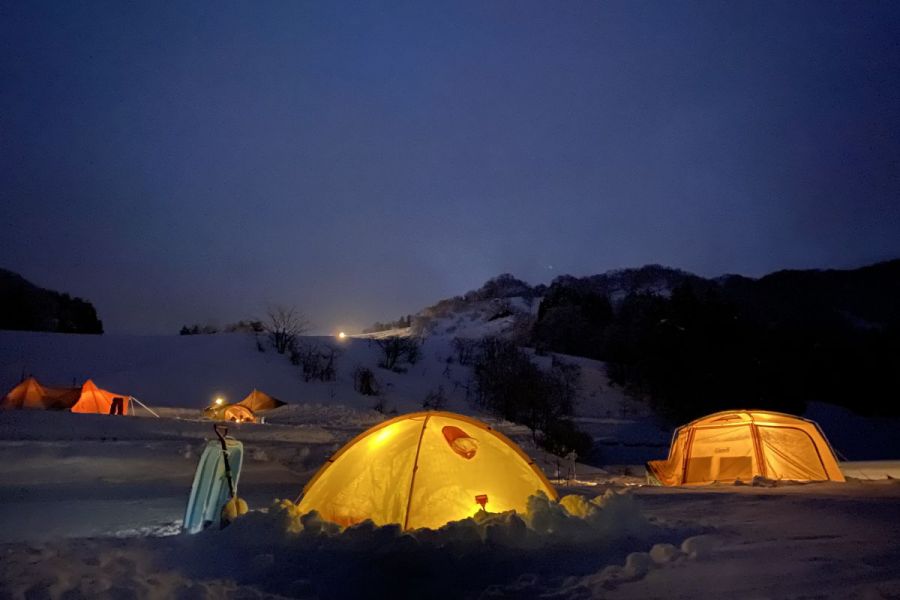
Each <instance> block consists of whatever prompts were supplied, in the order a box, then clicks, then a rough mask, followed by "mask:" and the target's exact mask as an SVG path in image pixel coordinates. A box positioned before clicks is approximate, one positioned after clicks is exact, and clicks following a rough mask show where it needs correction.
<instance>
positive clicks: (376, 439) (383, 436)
mask: <svg viewBox="0 0 900 600" xmlns="http://www.w3.org/2000/svg"><path fill="white" fill-rule="evenodd" d="M396 431H397V428H396V427H394V426H393V425H389V426H388V427H385V428H384V429H382V430H381V431H379V432H378V433H376V434H375V435H374V436H372V447H373V448H377V447H378V446H380V445H382V444H383V443H385V442H386V441H388V440H389V439H391V436H392V435H394V433H396Z"/></svg>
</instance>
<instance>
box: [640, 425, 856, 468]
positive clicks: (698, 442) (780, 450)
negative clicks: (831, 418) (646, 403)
mask: <svg viewBox="0 0 900 600" xmlns="http://www.w3.org/2000/svg"><path fill="white" fill-rule="evenodd" d="M647 472H648V476H649V478H650V479H651V481H653V480H655V481H654V483H659V484H661V485H667V486H679V485H704V484H710V483H716V482H722V483H726V482H727V483H732V482H734V481H737V480H740V481H744V482H750V481H752V479H753V478H754V477H756V476H762V477H766V478H768V479H775V480H790V481H844V475H843V474H842V473H841V469H840V467H839V466H838V462H837V459H836V458H835V455H834V451H833V450H832V449H831V446H830V445H829V443H828V440H826V439H825V435H824V434H823V433H822V430H821V429H819V426H818V425H817V424H816V423H815V422H813V421H809V420H807V419H803V418H801V417H795V416H792V415H786V414H783V413H777V412H769V411H758V410H753V411H746V410H733V411H724V412H719V413H715V414H712V415H709V416H706V417H703V418H700V419H697V420H696V421H693V422H691V423H688V424H687V425H684V426H683V427H680V428H678V429H677V430H676V431H675V434H674V435H673V436H672V446H671V448H670V449H669V457H668V458H667V459H666V460H653V461H650V462H649V463H647Z"/></svg>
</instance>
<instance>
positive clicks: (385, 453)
mask: <svg viewBox="0 0 900 600" xmlns="http://www.w3.org/2000/svg"><path fill="white" fill-rule="evenodd" d="M538 491H541V492H544V493H545V494H547V496H549V497H550V498H553V499H556V497H557V496H556V491H555V490H554V489H553V487H552V486H551V485H550V482H548V481H547V478H546V477H545V476H544V474H543V473H542V472H541V471H540V469H539V468H538V467H537V466H536V465H535V464H534V461H532V460H531V459H530V458H529V457H528V456H527V455H526V454H525V453H524V452H522V450H521V449H520V448H519V447H518V446H516V444H515V443H513V442H512V441H511V440H509V438H507V437H506V436H504V435H503V434H502V433H500V432H498V431H495V430H493V429H491V428H490V427H489V426H488V425H486V424H485V423H482V422H481V421H477V420H475V419H472V418H469V417H465V416H462V415H457V414H453V413H448V412H419V413H411V414H408V415H402V416H399V417H396V418H394V419H391V420H389V421H385V422H384V423H381V424H379V425H376V426H375V427H372V428H371V429H369V430H368V431H365V432H363V433H362V434H361V435H359V436H357V437H356V438H354V439H353V440H352V441H350V442H349V443H347V444H346V445H345V446H344V447H343V448H341V449H340V450H339V451H338V452H337V453H336V454H335V455H334V456H333V457H331V459H329V460H328V462H327V463H326V464H325V465H324V466H323V467H322V468H321V469H320V470H319V472H318V473H316V475H315V476H314V477H313V478H312V479H311V480H310V482H309V483H308V484H306V487H305V488H304V489H303V495H302V496H301V499H300V500H299V509H300V511H301V512H310V511H312V510H316V511H318V512H319V514H320V515H321V516H322V517H323V518H324V519H327V520H329V521H332V522H334V523H338V524H340V525H352V524H354V523H359V522H361V521H364V520H366V519H371V520H372V521H374V522H375V523H376V524H377V525H386V524H389V523H398V524H400V525H401V526H402V527H403V529H418V528H422V527H427V528H432V529H434V528H438V527H440V526H442V525H444V524H445V523H447V522H449V521H454V520H458V519H464V518H466V517H469V516H472V515H473V514H475V513H476V512H477V511H479V510H481V509H482V507H484V508H486V509H487V510H489V511H491V512H503V511H508V510H515V511H517V512H524V511H525V504H526V500H527V499H528V496H530V495H532V494H534V493H535V492H538Z"/></svg>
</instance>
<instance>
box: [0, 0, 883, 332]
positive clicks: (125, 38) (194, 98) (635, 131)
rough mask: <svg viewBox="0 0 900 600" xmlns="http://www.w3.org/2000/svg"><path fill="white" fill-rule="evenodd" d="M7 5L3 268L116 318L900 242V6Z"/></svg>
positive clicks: (373, 311)
mask: <svg viewBox="0 0 900 600" xmlns="http://www.w3.org/2000/svg"><path fill="white" fill-rule="evenodd" d="M0 7H2V9H0V10H2V13H0V49H2V57H0V226H2V231H0V234H2V235H0V266H3V267H6V268H9V269H11V270H14V271H17V272H19V273H21V274H22V275H24V276H25V277H27V278H29V279H31V280H33V281H35V282H36V283H38V284H40V285H44V286H47V287H51V288H56V289H61V290H65V291H69V292H71V293H73V294H77V295H82V296H85V297H87V298H89V299H90V300H92V301H93V302H94V303H95V305H96V306H97V308H98V310H99V312H100V316H101V317H102V318H103V319H104V321H105V324H106V328H107V331H111V332H147V333H149V332H173V333H174V332H175V331H177V329H178V328H179V327H180V326H181V324H182V323H192V322H198V321H199V322H204V321H206V320H208V319H214V320H217V321H218V322H219V323H225V322H228V321H231V320H236V319H238V318H241V317H245V316H248V315H253V314H257V315H259V314H261V313H262V312H263V310H264V308H265V306H266V304H267V303H275V302H279V303H285V304H296V305H297V306H298V307H301V308H302V309H304V310H305V311H306V312H307V313H308V314H309V316H310V317H311V318H312V319H313V321H314V322H315V323H316V325H317V329H318V330H321V331H329V330H334V329H335V328H337V327H345V328H350V329H352V328H355V327H362V326H365V325H367V324H369V323H371V322H372V321H374V320H376V319H385V318H390V317H396V316H398V315H400V314H401V313H406V312H411V311H414V310H417V309H419V308H421V307H422V306H424V305H426V304H429V303H431V302H433V301H435V300H437V299H439V298H442V297H446V296H450V295H454V294H458V293H462V292H464V291H466V290H468V289H471V288H474V287H477V286H478V285H480V284H481V283H482V282H483V281H484V280H485V279H487V278H488V277H491V276H493V275H496V274H498V273H501V272H506V271H509V272H512V273H514V274H516V275H517V276H519V277H522V278H524V279H526V280H529V281H531V282H533V283H537V282H541V281H543V282H547V281H549V280H550V279H552V278H553V277H554V276H556V275H559V274H562V273H572V274H576V275H584V274H590V273H596V272H602V271H605V270H608V269H612V268H619V267H628V266H639V265H642V264H645V263H662V264H666V265H671V266H674V267H679V268H684V269H687V270H690V271H694V272H697V273H699V274H702V275H718V274H721V273H725V272H738V273H743V274H747V275H761V274H764V273H766V272H769V271H772V270H776V269H779V268H785V267H792V268H806V267H852V266H858V265H861V264H865V263H868V262H872V261H875V260H880V259H885V258H889V257H896V256H900V3H897V2H846V3H836V2H824V1H823V2H774V3H766V2H756V1H754V2H719V1H715V2H701V3H694V2H690V3H685V2H669V1H663V2H636V1H630V0H629V1H625V2H613V3H608V2H583V3H574V2H562V3H561V2H542V3H532V2H482V1H476V2H470V3H468V2H467V3H461V2H447V3H440V4H437V3H428V2H423V1H421V0H418V1H413V2H407V3H383V2H360V3H344V2H332V1H328V2H320V3H316V4H311V3H300V2H278V3H274V2H244V3H228V2H221V1H215V2H203V3H200V2H196V3H191V2H172V3H162V2H143V3H130V2H127V3H126V2H120V1H118V0H115V1H111V2H108V3H98V2H88V3H83V4H82V3H75V2H56V3H41V2H33V1H21V2H7V1H2V2H0Z"/></svg>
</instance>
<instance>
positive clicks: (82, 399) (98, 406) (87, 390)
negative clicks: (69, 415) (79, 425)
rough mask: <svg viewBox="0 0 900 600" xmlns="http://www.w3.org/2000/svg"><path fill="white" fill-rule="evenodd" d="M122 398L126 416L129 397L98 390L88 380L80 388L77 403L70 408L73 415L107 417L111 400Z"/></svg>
mask: <svg viewBox="0 0 900 600" xmlns="http://www.w3.org/2000/svg"><path fill="white" fill-rule="evenodd" d="M116 397H118V398H122V399H123V400H122V401H123V412H122V414H125V415H127V414H128V410H129V406H128V405H129V403H130V400H129V396H128V395H127V394H114V393H112V392H108V391H106V390H103V389H100V388H98V387H97V386H96V385H95V384H94V382H93V381H91V380H90V379H88V380H87V381H85V382H84V385H83V386H81V394H80V395H79V397H78V401H77V402H76V403H75V405H74V406H72V412H73V413H99V414H101V415H108V414H109V413H110V408H111V407H112V404H113V398H116Z"/></svg>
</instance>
